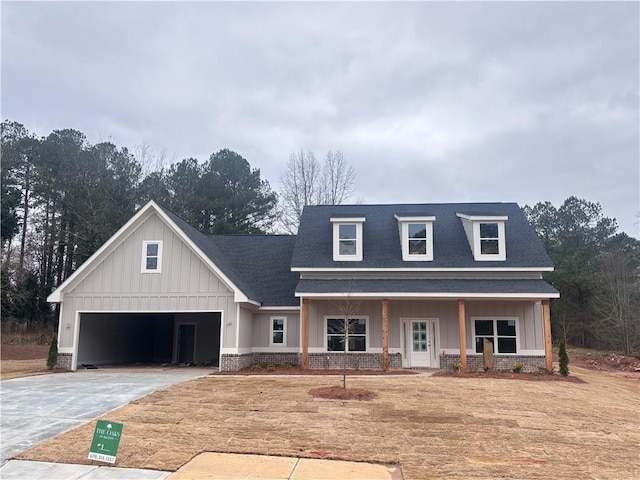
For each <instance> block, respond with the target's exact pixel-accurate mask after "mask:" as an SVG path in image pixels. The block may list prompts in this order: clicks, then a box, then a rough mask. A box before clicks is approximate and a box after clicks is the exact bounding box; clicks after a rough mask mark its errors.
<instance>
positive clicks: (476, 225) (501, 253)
mask: <svg viewBox="0 0 640 480" xmlns="http://www.w3.org/2000/svg"><path fill="white" fill-rule="evenodd" d="M488 223H493V224H495V225H497V226H498V238H497V240H498V253H482V237H481V236H480V225H483V224H488ZM473 258H474V260H476V261H477V262H504V261H505V260H506V259H507V245H506V241H505V229H504V222H473Z"/></svg>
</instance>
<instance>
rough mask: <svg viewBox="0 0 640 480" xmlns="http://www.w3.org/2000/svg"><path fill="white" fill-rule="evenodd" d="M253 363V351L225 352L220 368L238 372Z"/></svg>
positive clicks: (225, 370)
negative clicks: (240, 352)
mask: <svg viewBox="0 0 640 480" xmlns="http://www.w3.org/2000/svg"><path fill="white" fill-rule="evenodd" d="M251 365H253V353H242V354H232V353H231V354H223V355H222V363H221V365H220V370H221V371H223V372H237V371H238V370H242V369H243V368H249V367H250V366H251Z"/></svg>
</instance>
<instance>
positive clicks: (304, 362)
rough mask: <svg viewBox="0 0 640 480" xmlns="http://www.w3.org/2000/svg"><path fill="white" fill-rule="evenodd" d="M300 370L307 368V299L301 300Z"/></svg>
mask: <svg viewBox="0 0 640 480" xmlns="http://www.w3.org/2000/svg"><path fill="white" fill-rule="evenodd" d="M302 368H303V369H305V370H306V369H307V368H309V299H308V298H304V299H302Z"/></svg>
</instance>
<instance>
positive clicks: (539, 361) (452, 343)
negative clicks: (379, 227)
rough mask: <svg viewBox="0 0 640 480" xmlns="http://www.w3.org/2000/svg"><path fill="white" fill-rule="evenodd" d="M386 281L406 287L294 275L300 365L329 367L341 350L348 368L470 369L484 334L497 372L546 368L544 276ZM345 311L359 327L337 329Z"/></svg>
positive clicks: (547, 291)
mask: <svg viewBox="0 0 640 480" xmlns="http://www.w3.org/2000/svg"><path fill="white" fill-rule="evenodd" d="M392 282H393V284H394V285H395V286H396V288H398V284H399V283H400V284H401V286H402V288H403V289H404V290H405V291H404V292H401V291H396V292H390V291H389V290H386V291H385V290H382V289H383V288H384V287H389V284H388V281H386V282H382V285H381V281H380V280H375V281H370V280H361V281H358V280H301V281H300V284H299V285H298V291H297V293H296V294H297V296H299V297H300V298H301V310H302V312H301V332H300V333H301V334H300V336H301V343H300V345H301V364H302V367H303V368H330V367H329V365H331V364H333V363H334V362H332V358H333V357H334V356H337V354H338V353H339V354H341V355H340V358H345V357H344V355H342V354H343V353H344V350H345V349H346V350H347V353H348V354H349V356H350V357H351V358H352V359H353V362H350V363H349V368H375V369H382V370H385V371H386V370H389V369H398V368H436V369H437V368H441V369H446V368H452V367H453V366H455V367H456V368H459V369H461V370H463V371H466V370H468V369H470V368H471V369H474V370H475V369H477V368H478V366H480V367H481V365H482V363H481V358H482V350H481V348H482V346H481V345H482V340H483V339H484V338H488V339H489V340H490V341H491V342H492V344H493V345H494V347H493V348H494V353H495V354H496V355H495V358H496V360H497V361H496V368H498V369H509V368H510V367H511V365H513V363H515V362H521V363H524V364H525V367H530V370H536V369H537V368H541V367H544V368H546V369H549V370H550V369H551V368H552V366H553V357H552V346H551V322H550V312H549V299H550V298H554V297H555V296H557V292H556V291H555V289H553V287H551V286H550V285H549V284H547V283H546V282H544V281H543V280H537V279H536V280H533V281H530V280H525V281H522V280H520V281H519V280H509V281H501V280H492V281H487V280H481V281H480V282H481V283H479V282H478V281H473V280H466V281H465V280H457V281H454V282H452V281H442V280H435V281H434V280H404V281H398V280H393V281H392ZM481 286H483V287H484V291H481V290H479V289H480V287H481ZM455 290H457V291H455ZM345 305H347V306H348V308H346V309H345V308H343V307H344V306H345ZM347 316H348V317H349V318H352V319H354V323H357V324H358V326H357V327H354V328H352V327H351V325H349V326H348V327H347V328H348V329H351V330H352V331H353V333H351V332H347V333H344V328H342V329H341V330H339V331H337V332H336V330H335V328H333V327H334V326H339V323H337V322H336V320H337V319H339V318H342V319H344V318H345V317H347ZM341 335H342V336H344V338H343V339H342V338H338V339H339V340H340V341H341V343H337V342H335V341H334V340H335V337H336V336H338V337H339V336H341ZM351 335H352V336H353V337H354V338H353V339H352V338H351ZM357 337H361V338H357ZM336 345H337V347H336ZM342 345H344V346H342ZM318 361H320V362H321V364H318ZM479 362H480V363H479ZM333 368H336V367H333Z"/></svg>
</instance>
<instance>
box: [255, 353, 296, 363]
mask: <svg viewBox="0 0 640 480" xmlns="http://www.w3.org/2000/svg"><path fill="white" fill-rule="evenodd" d="M300 363H301V355H300V354H299V353H271V352H256V353H254V354H253V365H256V364H267V365H282V364H289V365H299V364H300Z"/></svg>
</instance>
